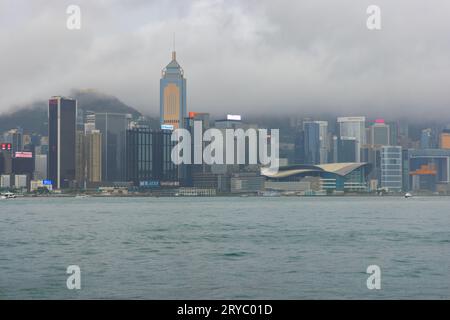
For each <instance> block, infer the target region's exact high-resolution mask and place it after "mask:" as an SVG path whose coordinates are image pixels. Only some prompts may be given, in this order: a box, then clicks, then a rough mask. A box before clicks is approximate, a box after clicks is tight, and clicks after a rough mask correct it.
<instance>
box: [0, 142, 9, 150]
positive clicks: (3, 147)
mask: <svg viewBox="0 0 450 320" xmlns="http://www.w3.org/2000/svg"><path fill="white" fill-rule="evenodd" d="M11 148H12V146H11V143H2V144H1V145H0V149H1V150H7V151H10V150H11Z"/></svg>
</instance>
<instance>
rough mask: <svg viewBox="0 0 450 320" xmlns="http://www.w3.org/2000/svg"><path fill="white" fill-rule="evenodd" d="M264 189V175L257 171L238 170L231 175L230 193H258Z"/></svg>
mask: <svg viewBox="0 0 450 320" xmlns="http://www.w3.org/2000/svg"><path fill="white" fill-rule="evenodd" d="M263 189H264V177H263V176H261V175H260V174H259V172H240V173H234V174H232V175H231V180H230V191H231V193H258V192H260V191H262V190H263Z"/></svg>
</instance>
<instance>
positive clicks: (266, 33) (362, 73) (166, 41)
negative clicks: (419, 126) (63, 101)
mask: <svg viewBox="0 0 450 320" xmlns="http://www.w3.org/2000/svg"><path fill="white" fill-rule="evenodd" d="M70 4H76V5H79V6H80V8H81V30H75V31H70V30H68V29H67V28H66V20H67V17H68V15H67V14H66V9H67V6H69V5H70ZM370 4H376V5H378V6H380V8H381V23H382V24H381V26H382V29H381V30H379V31H370V30H368V29H367V27H366V20H367V17H368V15H367V14H366V9H367V7H368V6H369V5H370ZM173 33H175V34H176V51H177V58H178V61H179V63H180V64H181V65H182V67H183V68H184V71H185V76H186V78H187V93H188V110H190V111H204V112H212V113H215V114H224V113H251V112H258V114H259V113H261V112H264V113H265V112H268V113H274V114H280V113H286V114H289V113H298V114H303V113H307V112H313V111H320V112H328V111H332V112H333V113H335V114H342V115H364V114H371V115H373V116H380V117H382V116H383V117H389V116H391V115H399V114H402V113H404V112H408V113H409V114H414V115H419V116H422V115H428V116H429V115H432V116H433V117H436V118H440V117H442V116H443V115H444V114H445V115H446V116H450V1H448V0H434V1H429V0H370V1H366V0H339V1H336V0H328V1H324V0H308V1H306V0H304V1H302V0H290V1H287V0H277V1H273V0H255V1H252V0H246V1H245V0H242V1H233V0H227V1H216V0H199V1H186V0H182V1H181V0H180V1H162V0H158V1H148V0H127V1H125V0H123V1H119V0H109V1H107V0H96V1H92V0H78V1H76V0H70V1H61V0H27V1H24V0H0V79H1V85H0V112H2V111H6V110H10V109H11V108H13V107H14V106H15V105H21V104H24V103H28V102H31V101H33V100H36V99H37V100H45V99H47V98H48V97H49V96H51V95H57V94H63V95H64V94H68V93H69V92H70V91H71V89H73V88H80V89H85V88H90V89H96V90H99V91H101V92H104V93H108V94H112V95H115V96H117V97H118V98H119V99H121V100H123V101H124V102H125V103H127V104H129V105H132V106H134V107H136V108H137V109H138V110H140V111H141V112H144V113H147V114H157V113H158V112H159V79H160V76H161V69H162V68H163V67H164V66H165V65H167V64H168V63H169V62H170V56H171V51H172V38H173Z"/></svg>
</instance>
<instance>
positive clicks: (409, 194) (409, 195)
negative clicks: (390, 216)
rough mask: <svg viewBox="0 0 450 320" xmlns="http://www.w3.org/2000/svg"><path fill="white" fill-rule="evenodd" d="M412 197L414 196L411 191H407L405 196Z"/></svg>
mask: <svg viewBox="0 0 450 320" xmlns="http://www.w3.org/2000/svg"><path fill="white" fill-rule="evenodd" d="M412 197H413V195H412V194H411V193H409V192H407V193H405V198H412Z"/></svg>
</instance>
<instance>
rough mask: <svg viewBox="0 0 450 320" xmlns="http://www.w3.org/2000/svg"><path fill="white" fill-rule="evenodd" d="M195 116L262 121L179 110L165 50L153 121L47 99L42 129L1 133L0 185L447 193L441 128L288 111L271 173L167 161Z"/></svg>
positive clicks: (449, 167)
mask: <svg viewBox="0 0 450 320" xmlns="http://www.w3.org/2000/svg"><path fill="white" fill-rule="evenodd" d="M196 121H199V122H201V126H202V130H203V132H204V131H206V130H207V129H210V128H215V129H218V130H220V131H221V132H224V133H225V130H226V129H243V130H244V131H245V130H247V129H250V128H253V129H258V128H261V126H259V125H258V124H251V123H246V122H245V121H243V120H242V118H241V116H240V115H224V117H223V118H221V119H211V117H210V115H209V114H208V113H205V112H188V111H187V105H186V79H185V78H184V71H183V69H182V68H181V66H180V65H179V64H178V62H177V60H176V55H175V52H174V53H173V55H172V61H171V62H170V63H169V64H168V65H167V67H166V68H164V70H163V71H162V76H161V80H160V121H159V122H160V125H159V126H158V127H154V125H153V126H152V124H151V123H150V122H149V121H148V119H146V118H145V117H138V118H136V117H133V116H132V115H131V114H121V113H109V112H101V113H99V112H93V111H90V110H84V109H83V106H79V105H78V102H77V101H76V100H75V99H72V98H68V97H62V96H55V97H51V98H50V99H49V101H48V135H46V136H43V135H39V134H36V133H32V132H28V131H27V129H26V128H12V129H11V130H9V131H7V132H4V133H1V134H0V190H1V191H5V190H14V191H23V192H33V193H49V192H61V191H62V190H63V191H75V192H79V191H88V192H89V191H90V192H104V193H114V194H126V193H142V194H147V193H149V194H150V193H151V194H156V195H178V196H183V195H184V196H212V195H221V194H263V195H266V194H267V195H272V194H285V195H338V194H361V193H371V192H372V193H382V194H384V193H401V192H411V191H413V192H421V193H431V194H433V193H434V194H436V193H438V194H450V126H446V127H439V128H438V127H432V128H423V130H422V131H421V133H420V137H419V138H418V139H417V138H416V139H414V138H412V136H411V135H410V133H409V131H408V128H409V127H408V124H407V123H403V122H398V121H392V122H389V121H385V120H383V119H374V120H368V119H367V118H366V117H363V116H361V117H338V118H337V119H336V121H332V122H330V121H329V120H323V119H310V118H298V119H297V118H292V119H291V121H290V123H289V124H288V123H286V124H285V126H288V127H289V132H290V133H292V134H290V136H289V137H283V136H281V141H280V157H281V158H280V168H279V170H278V171H277V172H274V171H271V170H267V168H265V167H261V166H260V165H255V164H249V163H250V162H249V161H247V160H248V159H246V161H245V163H241V164H231V165H230V164H213V165H206V164H203V163H200V164H198V163H197V164H189V165H187V164H180V165H175V164H174V163H173V161H172V160H171V152H172V149H173V147H174V145H175V144H176V142H174V141H172V140H171V134H172V131H173V130H174V129H177V128H184V129H186V130H188V131H190V132H193V131H194V122H196ZM224 135H225V134H224ZM283 139H284V140H283ZM203 143H205V142H203ZM247 157H248V154H247ZM192 163H196V162H195V161H193V162H192Z"/></svg>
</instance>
